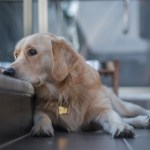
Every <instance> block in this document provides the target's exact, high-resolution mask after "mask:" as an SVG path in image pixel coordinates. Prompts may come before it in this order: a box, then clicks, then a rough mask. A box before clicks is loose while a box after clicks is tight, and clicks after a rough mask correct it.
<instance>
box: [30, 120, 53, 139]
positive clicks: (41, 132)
mask: <svg viewBox="0 0 150 150" xmlns="http://www.w3.org/2000/svg"><path fill="white" fill-rule="evenodd" d="M31 135H32V136H36V137H39V136H44V137H51V136H54V129H53V127H52V124H51V123H43V122H39V123H37V124H35V125H34V126H33V128H32V130H31Z"/></svg>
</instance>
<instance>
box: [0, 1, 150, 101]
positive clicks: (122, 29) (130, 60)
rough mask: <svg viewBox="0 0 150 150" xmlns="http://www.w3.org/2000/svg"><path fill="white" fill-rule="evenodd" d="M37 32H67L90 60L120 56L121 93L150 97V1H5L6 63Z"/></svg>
mask: <svg viewBox="0 0 150 150" xmlns="http://www.w3.org/2000/svg"><path fill="white" fill-rule="evenodd" d="M36 32H51V33H54V34H56V35H58V36H65V37H66V38H67V39H68V40H69V41H70V42H71V43H72V44H73V46H74V47H75V49H76V50H77V51H79V53H80V54H81V55H83V56H84V57H85V59H86V60H92V61H93V60H94V61H95V60H96V61H98V62H104V61H110V60H116V59H117V60H119V62H120V63H119V86H120V88H119V95H121V96H122V97H125V96H129V97H132V96H133V97H136V98H139V97H140V98H141V99H142V98H144V99H150V88H149V87H150V62H149V61H150V1H149V0H0V65H1V66H7V65H8V64H9V63H10V62H12V61H13V50H14V46H15V44H16V43H17V41H18V40H19V39H21V38H22V37H24V36H27V35H30V34H32V33H36ZM110 80H111V79H110V78H109V77H106V78H104V79H103V82H104V83H105V84H106V85H108V86H109V85H110V82H109V81H110ZM131 93H132V94H131ZM142 93H143V97H141V96H142Z"/></svg>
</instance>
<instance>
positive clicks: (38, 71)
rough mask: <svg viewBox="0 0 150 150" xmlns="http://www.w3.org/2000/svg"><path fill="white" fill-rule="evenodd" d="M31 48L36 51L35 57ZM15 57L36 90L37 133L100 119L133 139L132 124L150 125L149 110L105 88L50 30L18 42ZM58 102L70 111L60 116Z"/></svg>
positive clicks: (114, 133)
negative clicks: (125, 100) (31, 54)
mask: <svg viewBox="0 0 150 150" xmlns="http://www.w3.org/2000/svg"><path fill="white" fill-rule="evenodd" d="M31 49H34V50H36V52H37V54H35V55H33V56H30V54H29V51H30V50H31ZM14 55H15V58H16V59H15V61H14V62H13V63H12V64H11V67H13V68H15V70H16V74H15V77H16V78H19V79H21V80H25V81H27V82H30V83H31V84H32V85H33V86H34V88H35V93H36V106H35V115H34V127H33V128H32V131H31V132H32V134H33V135H35V136H43V135H47V136H51V135H54V130H53V126H55V125H56V126H61V127H63V128H65V129H66V130H67V131H69V132H74V131H80V130H82V129H85V128H87V127H88V126H89V125H90V124H91V123H96V124H99V125H101V126H102V127H103V129H104V130H106V131H107V132H109V133H111V134H112V136H114V137H133V136H134V130H133V127H132V126H135V127H139V126H140V127H141V126H142V127H143V126H144V127H149V124H148V122H149V118H147V116H145V115H149V114H150V113H149V111H148V110H144V109H143V108H141V107H140V106H137V105H133V104H130V103H126V102H123V101H121V100H120V99H119V98H118V97H116V96H115V95H114V94H113V93H112V92H111V91H109V90H108V89H107V87H105V86H103V84H102V83H101V81H100V76H99V74H98V72H97V71H96V70H95V69H93V68H92V67H91V66H89V65H88V64H87V63H86V62H85V60H84V59H83V58H82V57H81V56H80V55H79V54H78V53H77V52H76V51H75V50H74V49H73V48H72V46H71V45H70V44H69V43H68V42H67V41H66V40H64V39H63V38H59V37H56V36H55V35H52V34H49V33H37V34H33V35H30V36H28V37H25V38H24V39H22V40H21V41H19V42H18V44H17V45H16V48H15V51H14ZM59 106H62V107H64V108H67V113H64V114H59ZM137 115H144V116H140V118H136V116H137ZM121 116H122V117H135V118H133V119H132V120H128V119H127V118H123V119H121ZM133 120H136V121H137V122H138V123H135V122H134V121H133ZM144 121H145V122H146V123H145V122H144ZM141 122H142V123H141ZM143 122H144V123H143ZM140 123H141V124H140ZM129 124H130V125H132V126H130V125H129Z"/></svg>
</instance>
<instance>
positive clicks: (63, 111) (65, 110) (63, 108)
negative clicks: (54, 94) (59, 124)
mask: <svg viewBox="0 0 150 150" xmlns="http://www.w3.org/2000/svg"><path fill="white" fill-rule="evenodd" d="M67 112H68V109H67V107H62V106H59V114H60V115H62V114H66V113H67Z"/></svg>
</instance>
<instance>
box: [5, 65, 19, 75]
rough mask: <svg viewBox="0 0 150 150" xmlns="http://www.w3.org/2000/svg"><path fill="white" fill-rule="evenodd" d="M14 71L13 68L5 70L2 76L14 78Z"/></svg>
mask: <svg viewBox="0 0 150 150" xmlns="http://www.w3.org/2000/svg"><path fill="white" fill-rule="evenodd" d="M15 72H16V70H15V69H14V68H12V67H11V68H7V69H6V70H5V71H4V72H3V74H4V75H7V76H14V75H15Z"/></svg>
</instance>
